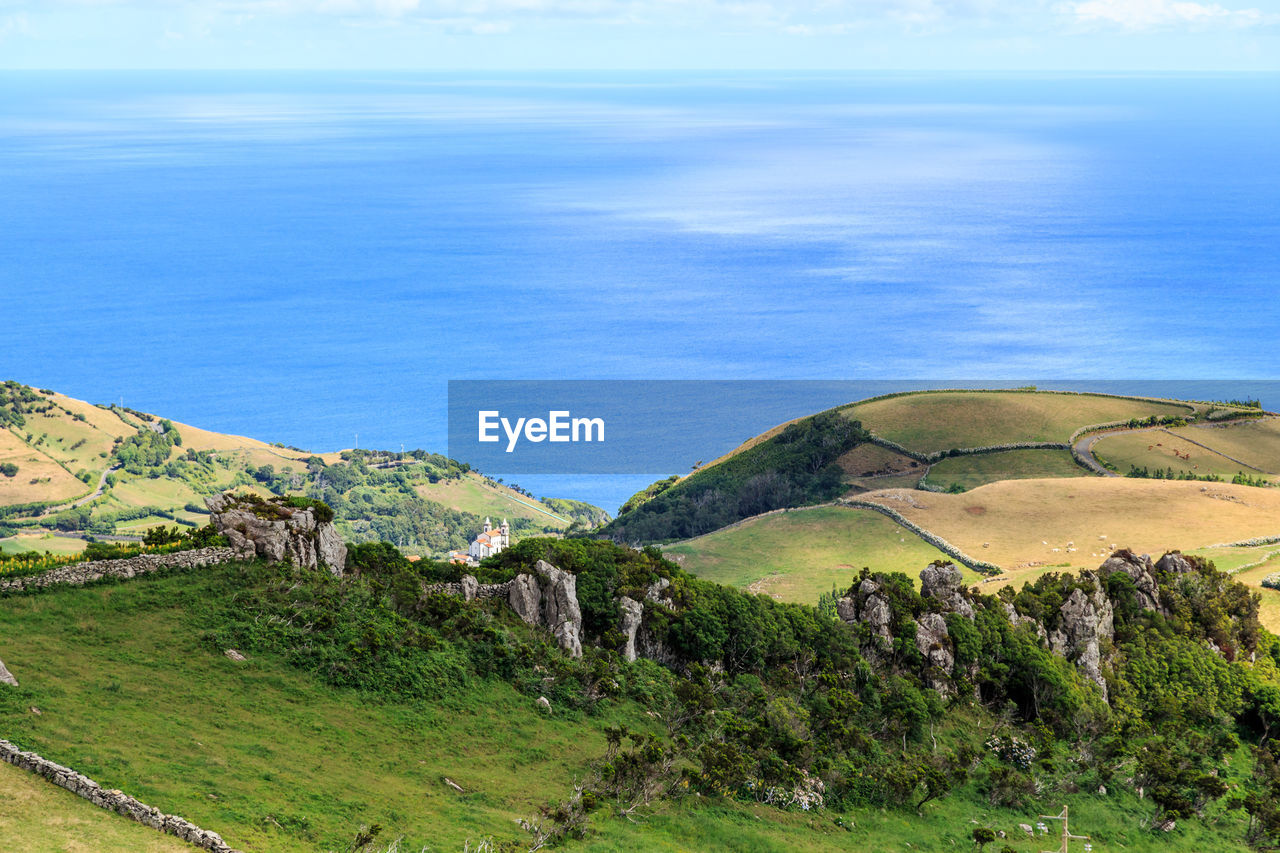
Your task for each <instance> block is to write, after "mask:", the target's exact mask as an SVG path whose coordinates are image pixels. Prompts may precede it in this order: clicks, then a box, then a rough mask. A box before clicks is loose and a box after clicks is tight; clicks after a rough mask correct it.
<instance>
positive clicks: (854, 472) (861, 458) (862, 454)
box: [836, 444, 924, 478]
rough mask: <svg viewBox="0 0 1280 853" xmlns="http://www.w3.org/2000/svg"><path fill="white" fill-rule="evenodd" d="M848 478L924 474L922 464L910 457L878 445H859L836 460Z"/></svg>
mask: <svg viewBox="0 0 1280 853" xmlns="http://www.w3.org/2000/svg"><path fill="white" fill-rule="evenodd" d="M836 463H837V464H838V465H839V466H840V467H841V469H843V470H844V472H845V474H846V475H848V476H849V477H854V478H861V477H874V476H877V475H885V474H910V473H912V472H914V473H915V475H916V476H917V477H919V476H920V474H922V473H924V464H923V463H921V462H917V461H916V460H915V459H912V458H911V457H910V456H903V455H902V454H901V453H898V452H897V451H896V450H890V449H889V448H887V447H881V446H880V445H878V444H859V445H858V446H857V447H855V448H854V449H853V450H850V451H849V452H848V453H846V454H845V455H843V456H841V457H840V458H839V459H837V460H836Z"/></svg>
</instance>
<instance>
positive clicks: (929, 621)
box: [916, 613, 956, 696]
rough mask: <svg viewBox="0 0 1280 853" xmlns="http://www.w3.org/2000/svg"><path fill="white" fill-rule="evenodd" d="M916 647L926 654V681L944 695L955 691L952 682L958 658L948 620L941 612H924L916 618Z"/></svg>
mask: <svg viewBox="0 0 1280 853" xmlns="http://www.w3.org/2000/svg"><path fill="white" fill-rule="evenodd" d="M916 648H918V649H919V650H920V654H922V655H924V659H925V664H926V665H927V669H926V671H925V682H926V683H927V684H928V685H929V686H930V687H932V688H933V689H934V690H936V691H938V692H939V693H941V694H942V695H944V696H946V695H949V694H951V693H953V692H955V691H954V687H953V685H952V683H951V676H952V673H953V672H954V671H955V665H956V658H955V655H954V654H953V653H952V651H951V635H950V634H949V633H948V632H947V620H946V619H944V618H943V616H942V614H940V613H924V614H921V616H920V618H919V619H917V620H916Z"/></svg>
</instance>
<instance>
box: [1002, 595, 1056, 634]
mask: <svg viewBox="0 0 1280 853" xmlns="http://www.w3.org/2000/svg"><path fill="white" fill-rule="evenodd" d="M1004 612H1005V615H1006V616H1008V617H1009V621H1010V622H1012V623H1013V625H1014V627H1015V628H1016V627H1017V626H1019V625H1028V626H1030V627H1031V630H1032V632H1034V633H1035V635H1036V636H1037V637H1039V638H1040V639H1041V640H1043V641H1044V642H1046V643H1047V642H1049V634H1048V632H1047V631H1045V629H1044V626H1043V625H1041V624H1040V623H1039V622H1037V621H1036V620H1035V619H1032V618H1031V617H1030V616H1023V615H1022V614H1021V613H1019V612H1018V611H1017V609H1015V608H1014V606H1013V605H1012V604H1010V603H1009V602H1007V601H1006V602H1005V604H1004Z"/></svg>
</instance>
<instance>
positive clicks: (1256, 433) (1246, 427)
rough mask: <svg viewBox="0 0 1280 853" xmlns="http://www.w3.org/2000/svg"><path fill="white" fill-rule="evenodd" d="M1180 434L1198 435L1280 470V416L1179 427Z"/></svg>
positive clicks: (1246, 459)
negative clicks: (1208, 426) (1225, 424)
mask: <svg viewBox="0 0 1280 853" xmlns="http://www.w3.org/2000/svg"><path fill="white" fill-rule="evenodd" d="M1174 432H1175V433H1177V434H1179V435H1184V436H1186V437H1188V438H1192V439H1195V440H1196V441H1198V442H1200V443H1201V444H1205V445H1208V446H1209V447H1212V448H1213V449H1214V450H1217V451H1219V452H1220V453H1225V454H1226V455H1228V456H1233V457H1235V458H1236V459H1239V460H1240V461H1241V462H1247V463H1249V464H1250V465H1252V466H1254V467H1255V468H1260V469H1262V470H1263V471H1267V472H1269V473H1272V474H1280V418H1266V419H1264V420H1259V421H1243V422H1241V423H1236V424H1231V425H1230V426H1222V427H1212V428H1207V427H1180V428H1178V429H1176V430H1174Z"/></svg>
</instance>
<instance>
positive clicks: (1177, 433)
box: [606, 391, 1280, 630]
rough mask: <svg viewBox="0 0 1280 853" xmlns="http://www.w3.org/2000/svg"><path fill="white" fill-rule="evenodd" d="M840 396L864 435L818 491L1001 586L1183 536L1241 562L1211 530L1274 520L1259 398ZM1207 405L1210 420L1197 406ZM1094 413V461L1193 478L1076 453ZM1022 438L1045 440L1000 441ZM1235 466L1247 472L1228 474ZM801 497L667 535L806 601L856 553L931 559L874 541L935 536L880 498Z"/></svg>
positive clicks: (893, 561) (1196, 548)
mask: <svg viewBox="0 0 1280 853" xmlns="http://www.w3.org/2000/svg"><path fill="white" fill-rule="evenodd" d="M837 411H838V414H839V415H841V416H843V417H849V418H852V417H856V418H857V419H858V422H859V423H860V425H861V427H862V428H863V429H864V430H865V431H866V440H864V441H863V442H861V443H859V444H858V445H857V446H855V447H854V448H852V449H851V450H849V451H847V452H845V453H844V454H842V455H841V456H840V457H839V459H838V460H837V464H838V465H839V466H840V467H841V470H842V472H843V476H842V490H841V492H842V493H841V495H840V496H839V497H832V498H830V499H829V501H827V502H829V503H839V502H840V501H842V500H849V499H853V500H856V501H867V502H870V503H873V504H876V505H878V506H882V507H885V508H887V509H888V510H891V511H893V512H896V513H899V514H900V515H901V516H902V517H903V518H905V519H906V520H908V521H910V522H912V523H914V524H916V525H918V526H919V527H920V528H921V529H922V530H923V531H926V532H927V533H928V534H930V535H933V536H937V537H940V538H941V539H942V540H944V541H946V542H947V543H949V544H950V545H953V546H954V547H955V548H956V549H957V551H958V552H959V553H963V554H965V555H969V556H971V557H973V558H974V559H976V560H980V561H983V562H988V563H992V564H994V565H996V566H998V567H999V569H1001V570H1002V571H1001V572H998V573H991V572H988V574H996V575H998V577H996V578H994V580H995V584H996V585H997V586H998V585H1001V584H1007V583H1010V582H1013V581H1017V582H1019V583H1020V582H1021V581H1022V580H1023V579H1025V578H1030V577H1035V576H1036V575H1038V574H1040V573H1043V572H1047V571H1061V570H1069V571H1075V570H1079V569H1083V568H1091V567H1093V566H1096V565H1097V563H1098V561H1099V560H1100V559H1103V558H1105V556H1106V554H1108V553H1110V551H1111V549H1113V548H1117V547H1132V548H1135V549H1138V550H1144V551H1159V550H1168V549H1173V548H1180V549H1182V550H1185V551H1188V552H1194V553H1198V554H1202V555H1204V556H1206V557H1207V558H1209V559H1215V558H1222V559H1223V560H1224V561H1225V562H1224V567H1225V568H1234V565H1232V564H1231V560H1230V559H1229V554H1230V553H1231V552H1230V549H1226V550H1224V549H1213V548H1211V547H1209V546H1213V545H1220V544H1225V543H1231V542H1237V541H1240V540H1245V539H1251V538H1254V537H1262V538H1267V537H1274V536H1280V489H1271V488H1265V487H1262V488H1260V487H1258V485H1259V484H1260V485H1264V486H1265V484H1266V483H1270V482H1274V481H1275V480H1274V477H1273V475H1272V473H1271V472H1272V471H1274V470H1275V467H1280V466H1277V465H1276V463H1277V462H1280V458H1277V456H1276V453H1277V449H1278V448H1280V444H1277V438H1278V437H1280V418H1277V417H1273V416H1268V415H1267V414H1266V413H1262V412H1259V411H1258V410H1256V409H1249V408H1248V407H1243V406H1230V407H1227V406H1225V404H1212V403H1199V402H1185V403H1184V402H1179V401H1158V400H1143V399H1127V398H1113V397H1101V396H1096V395H1078V394H1062V393H1046V392H1030V391H1017V392H939V393H921V394H904V395H897V396H893V397H888V398H881V399H877V400H872V401H866V402H862V403H856V404H853V405H851V406H847V407H844V408H842V409H839V410H837ZM1210 413H1213V414H1212V418H1213V420H1212V421H1210V420H1207V419H1206V418H1207V416H1209V415H1210ZM1224 418H1225V419H1224ZM1152 419H1156V423H1155V424H1154V425H1151V423H1150V422H1151V420H1152ZM1187 419H1189V422H1187V423H1185V424H1184V423H1183V421H1184V420H1187ZM804 422H805V421H804V420H803V419H801V420H800V421H796V422H793V424H795V423H804ZM1095 425H1099V426H1101V425H1110V426H1107V427H1105V428H1101V429H1100V430H1099V432H1098V433H1096V434H1097V435H1100V436H1101V438H1098V439H1097V440H1096V441H1094V442H1093V443H1092V449H1093V453H1094V454H1095V455H1096V457H1097V459H1098V461H1099V462H1100V463H1101V464H1099V466H1098V467H1099V469H1101V467H1102V464H1106V465H1108V466H1110V467H1111V468H1113V469H1115V471H1116V472H1117V473H1124V472H1126V471H1128V470H1129V467H1130V466H1137V467H1139V468H1141V467H1142V466H1149V470H1154V469H1155V468H1161V469H1163V468H1165V467H1167V466H1169V465H1171V464H1175V465H1176V464H1181V465H1182V466H1183V467H1185V468H1186V471H1187V475H1188V476H1191V475H1194V476H1197V477H1200V478H1202V479H1201V480H1200V481H1191V480H1178V479H1177V478H1176V477H1175V478H1173V479H1172V480H1165V479H1160V480H1157V479H1154V478H1151V477H1148V478H1146V479H1134V478H1127V477H1119V476H1112V477H1102V476H1099V474H1098V472H1097V471H1095V470H1090V469H1089V468H1086V467H1085V466H1084V465H1082V464H1081V463H1080V461H1079V460H1078V459H1077V458H1076V455H1077V454H1080V453H1081V450H1080V448H1079V447H1077V448H1076V450H1075V451H1071V450H1068V449H1065V448H1066V446H1067V444H1068V442H1069V441H1070V440H1071V439H1073V438H1078V436H1079V435H1081V434H1087V433H1086V428H1088V427H1091V426H1095ZM1117 425H1118V426H1117ZM781 431H782V430H781V429H778V430H772V431H770V432H769V433H765V434H764V435H763V436H761V437H759V439H758V440H754V441H751V442H747V443H746V444H744V445H743V448H741V449H740V450H739V451H736V452H735V454H729V455H727V456H726V457H724V458H723V459H722V460H717V462H716V463H715V464H714V465H713V466H709V467H708V468H704V469H702V470H700V471H698V472H695V473H694V474H692V475H690V476H688V477H686V478H684V479H683V480H681V481H679V483H678V484H677V486H678V487H679V488H681V489H682V490H683V491H684V492H685V493H686V494H689V495H694V496H696V495H697V494H698V492H699V489H700V487H702V488H705V487H706V486H704V485H703V481H704V480H709V479H710V478H711V475H713V474H714V473H715V471H716V468H718V467H719V466H721V465H725V464H732V461H733V460H734V459H735V458H736V456H737V455H738V454H739V453H741V454H749V453H753V452H754V453H759V452H760V448H766V447H768V445H769V444H770V443H771V442H774V441H776V440H777V436H778V435H780V434H781ZM1024 443H1034V444H1046V445H1049V446H1038V447H1035V448H1011V447H1009V446H1010V445H1018V444H1024ZM982 448H994V449H991V450H988V451H981V450H980V449H982ZM975 449H979V450H980V452H974V450H975ZM1188 456H1189V457H1190V459H1189V460H1188V459H1187V457H1188ZM1228 456H1229V457H1231V458H1227V457H1228ZM1246 462H1247V463H1250V464H1252V465H1255V466H1256V467H1254V468H1248V467H1245V466H1244V464H1243V463H1246ZM1268 465H1270V466H1274V467H1272V468H1267V467H1265V466H1268ZM1197 466H1198V467H1197ZM1179 470H1181V469H1179ZM1241 471H1244V472H1246V473H1247V474H1250V475H1252V476H1253V477H1254V478H1255V479H1254V480H1250V481H1249V482H1251V483H1255V484H1254V485H1242V484H1238V483H1232V480H1233V478H1235V476H1236V475H1237V474H1238V473H1239V472H1241ZM708 485H710V484H708ZM716 487H717V488H722V486H720V485H717V486H716ZM671 488H672V490H674V489H675V488H676V486H672V487H671ZM940 492H948V493H946V494H941V493H940ZM810 503H819V501H816V500H815V501H810ZM643 513H644V502H643V501H640V502H639V505H638V506H636V507H633V508H631V509H629V510H628V511H627V512H623V513H620V514H619V518H618V519H617V520H616V521H615V522H614V523H613V524H611V525H610V526H609V528H606V530H614V531H628V532H630V531H636V530H644V529H645V527H644V524H643V523H641V524H635V523H633V519H636V520H644V519H643ZM807 513H813V514H812V515H806V514H801V513H783V514H781V515H778V514H770V515H766V516H763V517H759V518H750V517H749V516H744V518H746V519H747V520H741V521H740V523H734V524H731V525H729V526H725V527H723V528H722V529H718V530H715V531H708V532H705V533H702V534H701V535H700V536H697V537H690V538H685V539H683V540H681V541H678V542H675V543H672V544H668V545H666V546H665V550H666V552H667V553H668V554H670V555H671V556H672V558H673V559H677V560H679V561H680V562H681V564H682V565H684V566H685V567H687V568H688V569H689V570H691V571H693V572H695V573H698V574H702V575H704V576H706V577H709V578H714V579H716V580H719V581H721V582H725V583H732V584H735V585H737V586H740V587H742V588H749V589H752V590H757V591H761V592H766V593H768V594H770V595H773V596H776V597H779V598H781V599H783V600H788V601H807V602H813V601H815V600H816V598H815V596H816V595H817V594H818V593H820V592H825V591H826V590H828V589H829V588H830V584H831V582H832V580H833V579H839V580H840V581H843V580H845V579H846V578H847V574H848V572H849V571H850V567H857V568H860V567H861V566H862V565H869V566H871V567H872V568H873V569H877V570H897V571H904V572H908V573H910V574H914V573H917V572H918V571H919V569H920V567H921V566H922V565H924V563H922V562H920V561H918V560H917V559H916V558H917V557H918V556H919V555H918V554H916V553H914V551H913V550H909V549H908V550H901V551H900V552H895V551H894V550H893V549H885V548H883V547H882V545H883V544H884V543H885V542H886V541H888V542H893V541H896V540H902V539H905V540H914V542H915V545H916V547H917V548H919V549H923V550H924V552H929V551H933V550H934V547H933V546H932V545H930V544H928V543H926V542H924V541H922V540H921V539H920V538H919V537H918V536H917V535H916V533H914V532H912V531H910V530H907V529H904V528H902V527H900V526H898V525H897V524H896V523H895V522H894V521H892V520H891V519H889V518H886V517H883V516H880V517H877V519H876V520H875V521H868V520H867V518H866V517H867V516H868V515H874V513H870V512H869V511H868V510H866V509H857V508H851V507H836V506H832V507H829V508H824V509H810V510H807ZM802 519H807V520H802ZM735 521H739V520H738V519H735ZM885 531H888V532H889V534H893V535H888V534H886V532H885ZM899 544H902V543H899ZM1278 547H1280V546H1278ZM1206 549H1207V550H1206ZM1255 559H1257V556H1256V555H1255V556H1254V557H1250V558H1249V559H1245V560H1242V561H1241V562H1242V563H1247V562H1250V561H1251V560H1255ZM842 572H843V573H844V575H842V574H841V573H842ZM1263 574H1264V573H1259V572H1257V571H1254V570H1250V571H1248V572H1246V573H1245V574H1242V576H1241V577H1242V580H1244V581H1245V582H1246V583H1249V584H1250V585H1251V586H1254V587H1255V588H1257V589H1258V590H1259V593H1260V594H1261V595H1262V597H1263V601H1264V607H1263V614H1264V618H1265V619H1266V620H1267V621H1268V624H1270V625H1271V626H1272V627H1273V628H1275V629H1277V630H1280V593H1277V592H1276V591H1274V590H1264V589H1261V588H1260V587H1259V586H1258V583H1257V580H1259V579H1260V578H1261V577H1262V575H1263ZM1255 575H1257V578H1255V577H1254V576H1255ZM973 578H974V579H975V580H978V579H979V578H978V576H977V575H976V574H975V575H974V576H973ZM1273 599H1274V600H1273Z"/></svg>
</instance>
